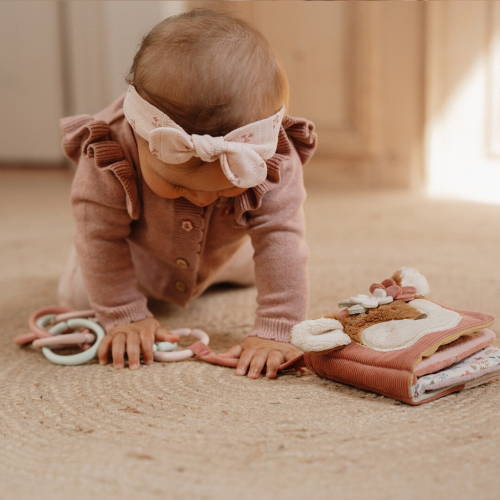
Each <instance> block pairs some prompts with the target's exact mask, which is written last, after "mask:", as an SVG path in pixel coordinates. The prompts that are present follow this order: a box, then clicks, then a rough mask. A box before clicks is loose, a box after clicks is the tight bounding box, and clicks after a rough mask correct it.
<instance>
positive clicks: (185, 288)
mask: <svg viewBox="0 0 500 500" xmlns="http://www.w3.org/2000/svg"><path fill="white" fill-rule="evenodd" d="M123 100H124V95H122V96H121V97H120V98H118V99H117V100H116V101H115V102H114V103H112V104H111V105H110V106H109V107H108V108H106V109H105V110H103V111H101V112H100V113H98V114H97V115H95V116H90V115H78V116H74V117H69V118H64V119H62V120H61V130H62V133H63V142H62V146H63V150H64V152H65V154H66V155H67V157H68V158H69V159H70V160H71V161H72V162H73V163H74V164H75V165H76V166H77V170H76V174H75V178H74V181H73V186H72V192H71V203H72V207H73V212H74V216H75V220H76V237H75V246H76V250H77V253H78V258H79V262H80V265H81V269H82V274H83V278H84V281H85V285H86V288H87V292H88V295H89V301H90V304H91V305H92V307H93V308H94V309H95V311H96V313H97V319H98V320H99V321H100V322H101V323H102V324H103V325H104V327H105V328H106V329H109V328H111V327H113V326H115V325H117V324H121V323H129V322H132V321H138V320H141V319H144V318H146V317H149V316H152V314H151V312H150V311H149V310H148V308H147V299H146V295H148V296H152V297H156V298H159V299H162V300H166V301H170V302H173V303H176V304H178V305H181V306H187V304H188V303H189V301H190V300H191V299H192V298H194V297H196V296H198V295H200V294H201V293H202V292H203V291H204V290H205V289H206V287H207V286H208V283H210V279H211V277H212V276H213V275H214V273H216V272H217V271H218V270H219V269H220V268H221V266H222V265H223V264H224V263H225V262H226V261H227V260H228V259H229V258H230V257H231V256H232V255H233V254H234V253H235V252H236V251H237V250H238V249H239V248H240V247H241V245H242V244H243V243H244V241H245V237H246V235H249V236H250V238H251V241H252V245H253V247H254V250H255V255H254V261H255V279H256V286H257V289H258V295H257V303H258V307H257V317H256V321H255V325H254V328H253V330H252V331H251V332H250V335H257V336H259V337H263V338H269V339H274V340H278V341H282V342H289V338H290V330H291V327H292V326H293V325H295V324H296V323H299V322H300V321H303V320H304V319H305V318H306V314H307V303H308V282H307V260H308V250H307V246H306V243H305V227H304V215H303V208H302V205H303V202H304V199H305V190H304V186H303V182H302V164H305V163H306V161H307V160H308V159H309V158H310V157H311V156H312V154H313V153H314V150H315V148H316V134H315V132H314V125H313V124H312V123H311V122H309V121H307V120H304V119H296V118H291V117H288V116H286V117H285V119H284V120H283V123H282V125H281V128H280V134H279V138H278V146H277V150H276V154H275V155H274V156H273V157H272V158H270V159H269V160H267V162H266V163H267V178H266V180H264V182H262V183H261V184H259V185H258V186H256V187H254V188H250V189H248V190H247V191H246V192H244V193H243V194H241V195H239V196H237V197H235V198H219V199H218V200H216V201H215V202H213V203H212V204H210V205H208V206H207V207H197V206H195V205H193V204H192V203H190V202H189V201H187V200H186V199H184V198H177V199H174V200H172V199H166V198H162V197H160V196H158V195H156V194H155V193H153V192H152V191H151V189H149V187H148V186H147V184H146V183H145V182H144V181H143V178H142V174H141V170H140V167H139V157H138V151H137V144H136V141H135V138H134V134H133V131H132V129H131V127H130V125H129V124H128V123H127V121H126V120H125V117H124V115H123ZM143 292H144V293H143Z"/></svg>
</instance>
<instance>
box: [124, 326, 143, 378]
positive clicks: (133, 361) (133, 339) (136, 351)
mask: <svg viewBox="0 0 500 500" xmlns="http://www.w3.org/2000/svg"><path fill="white" fill-rule="evenodd" d="M127 355H128V366H129V368H130V369H132V370H137V368H139V365H140V355H141V341H140V339H139V334H138V333H137V332H129V334H128V335H127Z"/></svg>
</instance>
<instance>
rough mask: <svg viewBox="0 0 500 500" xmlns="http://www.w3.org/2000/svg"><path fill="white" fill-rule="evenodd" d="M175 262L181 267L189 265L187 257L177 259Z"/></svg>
mask: <svg viewBox="0 0 500 500" xmlns="http://www.w3.org/2000/svg"><path fill="white" fill-rule="evenodd" d="M175 263H176V264H177V265H178V266H179V267H180V268H181V269H187V268H188V267H189V263H188V261H187V260H186V259H177V260H176V261H175Z"/></svg>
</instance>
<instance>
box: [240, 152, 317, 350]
mask: <svg viewBox="0 0 500 500" xmlns="http://www.w3.org/2000/svg"><path fill="white" fill-rule="evenodd" d="M305 197H306V193H305V189H304V185H303V179H302V164H301V161H300V158H299V156H298V154H297V151H296V150H295V148H294V147H293V154H292V155H291V156H290V157H289V158H288V159H287V160H286V161H285V162H284V163H283V166H282V169H281V181H280V183H279V184H278V185H277V186H276V187H275V188H274V189H273V190H272V191H270V192H268V193H267V194H266V196H264V197H263V198H262V205H261V206H260V207H259V208H258V209H257V210H252V211H250V212H249V217H248V233H249V234H250V237H251V238H252V244H253V247H254V250H255V256H254V259H255V279H256V286H257V290H258V294H257V304H258V305H257V318H256V321H255V325H254V328H253V330H252V332H251V333H250V335H256V336H258V337H262V338H267V339H272V340H277V341H280V342H290V331H291V328H292V326H294V325H295V324H297V323H300V322H301V321H303V320H304V319H306V316H307V307H308V299H309V284H308V277H307V262H308V257H309V252H308V248H307V245H306V241H305V221H304V212H303V202H304V200H305Z"/></svg>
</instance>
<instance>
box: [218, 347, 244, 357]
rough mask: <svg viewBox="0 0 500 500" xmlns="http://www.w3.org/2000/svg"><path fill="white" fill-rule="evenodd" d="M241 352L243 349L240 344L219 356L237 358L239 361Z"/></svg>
mask: <svg viewBox="0 0 500 500" xmlns="http://www.w3.org/2000/svg"><path fill="white" fill-rule="evenodd" d="M241 351H243V347H241V345H240V344H237V345H233V347H231V348H230V349H228V350H227V351H224V352H223V353H221V354H219V356H220V357H221V358H236V359H238V358H239V357H240V355H241Z"/></svg>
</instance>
